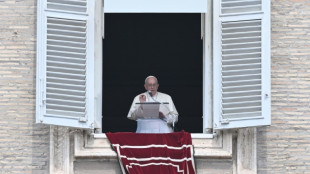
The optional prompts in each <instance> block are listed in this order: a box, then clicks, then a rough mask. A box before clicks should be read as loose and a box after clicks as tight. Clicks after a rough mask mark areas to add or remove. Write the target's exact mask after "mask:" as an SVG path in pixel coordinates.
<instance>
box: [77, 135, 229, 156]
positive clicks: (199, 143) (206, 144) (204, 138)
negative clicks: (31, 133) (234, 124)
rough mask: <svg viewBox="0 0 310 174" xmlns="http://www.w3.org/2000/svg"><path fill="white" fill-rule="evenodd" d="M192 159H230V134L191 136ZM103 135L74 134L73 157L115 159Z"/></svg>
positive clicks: (114, 154)
mask: <svg viewBox="0 0 310 174" xmlns="http://www.w3.org/2000/svg"><path fill="white" fill-rule="evenodd" d="M191 135H192V142H193V145H194V157H196V158H197V157H198V158H232V133H231V132H229V131H223V132H220V133H219V134H214V135H213V134H202V133H201V134H200V133H198V134H191ZM116 156H117V155H116V153H115V152H114V151H113V150H112V148H111V145H110V142H109V140H108V139H107V138H106V135H105V134H103V133H102V134H92V135H91V134H87V133H84V134H83V133H75V136H74V157H76V158H106V159H108V158H116Z"/></svg>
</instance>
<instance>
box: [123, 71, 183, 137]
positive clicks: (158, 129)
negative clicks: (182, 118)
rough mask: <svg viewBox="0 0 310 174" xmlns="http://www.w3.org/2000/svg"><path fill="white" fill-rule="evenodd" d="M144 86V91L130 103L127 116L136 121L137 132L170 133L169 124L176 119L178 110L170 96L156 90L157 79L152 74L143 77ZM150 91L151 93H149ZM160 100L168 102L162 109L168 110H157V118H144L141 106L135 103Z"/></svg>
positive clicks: (172, 123)
mask: <svg viewBox="0 0 310 174" xmlns="http://www.w3.org/2000/svg"><path fill="white" fill-rule="evenodd" d="M144 87H145V89H146V92H144V93H142V94H139V95H137V96H136V97H135V98H134V100H133V102H132V105H131V108H130V110H129V113H128V116H127V118H129V119H131V120H136V121H137V123H138V124H137V131H136V132H137V133H170V132H173V130H172V128H171V126H172V125H174V123H176V122H177V121H178V115H179V114H178V112H177V110H176V108H175V106H174V104H173V101H172V99H171V97H170V96H169V95H167V94H164V93H161V92H158V91H157V90H158V87H159V84H158V80H157V78H156V77H154V76H148V77H147V78H146V79H145V84H144ZM150 93H152V95H150ZM144 102H160V103H168V105H166V106H165V107H164V109H166V110H168V112H165V113H163V112H162V111H161V110H160V111H159V118H155V119H146V118H144V117H143V106H142V105H141V104H137V103H144Z"/></svg>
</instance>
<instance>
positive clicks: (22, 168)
mask: <svg viewBox="0 0 310 174" xmlns="http://www.w3.org/2000/svg"><path fill="white" fill-rule="evenodd" d="M0 22H1V24H0V173H40V174H41V173H48V157H49V128H48V126H42V125H37V124H34V122H35V65H36V62H35V60H36V56H35V53H36V52H35V51H36V0H0Z"/></svg>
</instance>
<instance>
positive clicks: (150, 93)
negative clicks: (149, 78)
mask: <svg viewBox="0 0 310 174" xmlns="http://www.w3.org/2000/svg"><path fill="white" fill-rule="evenodd" d="M147 93H148V94H149V95H150V97H151V99H152V100H153V101H155V102H158V103H160V104H162V105H163V106H165V107H166V109H168V111H170V109H169V108H168V107H167V106H166V105H164V103H163V102H159V101H157V100H155V99H154V98H153V94H152V92H151V91H147ZM172 130H173V132H174V120H173V122H172Z"/></svg>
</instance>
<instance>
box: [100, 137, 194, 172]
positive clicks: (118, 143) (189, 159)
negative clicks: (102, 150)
mask: <svg viewBox="0 0 310 174" xmlns="http://www.w3.org/2000/svg"><path fill="white" fill-rule="evenodd" d="M106 135H107V137H108V139H109V141H110V143H111V144H112V146H113V148H114V150H115V151H116V153H117V155H118V159H119V161H120V165H121V168H122V171H123V173H128V174H194V173H195V165H194V158H193V146H192V139H191V135H190V133H187V132H184V131H182V132H175V133H167V134H147V133H129V132H124V133H106Z"/></svg>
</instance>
